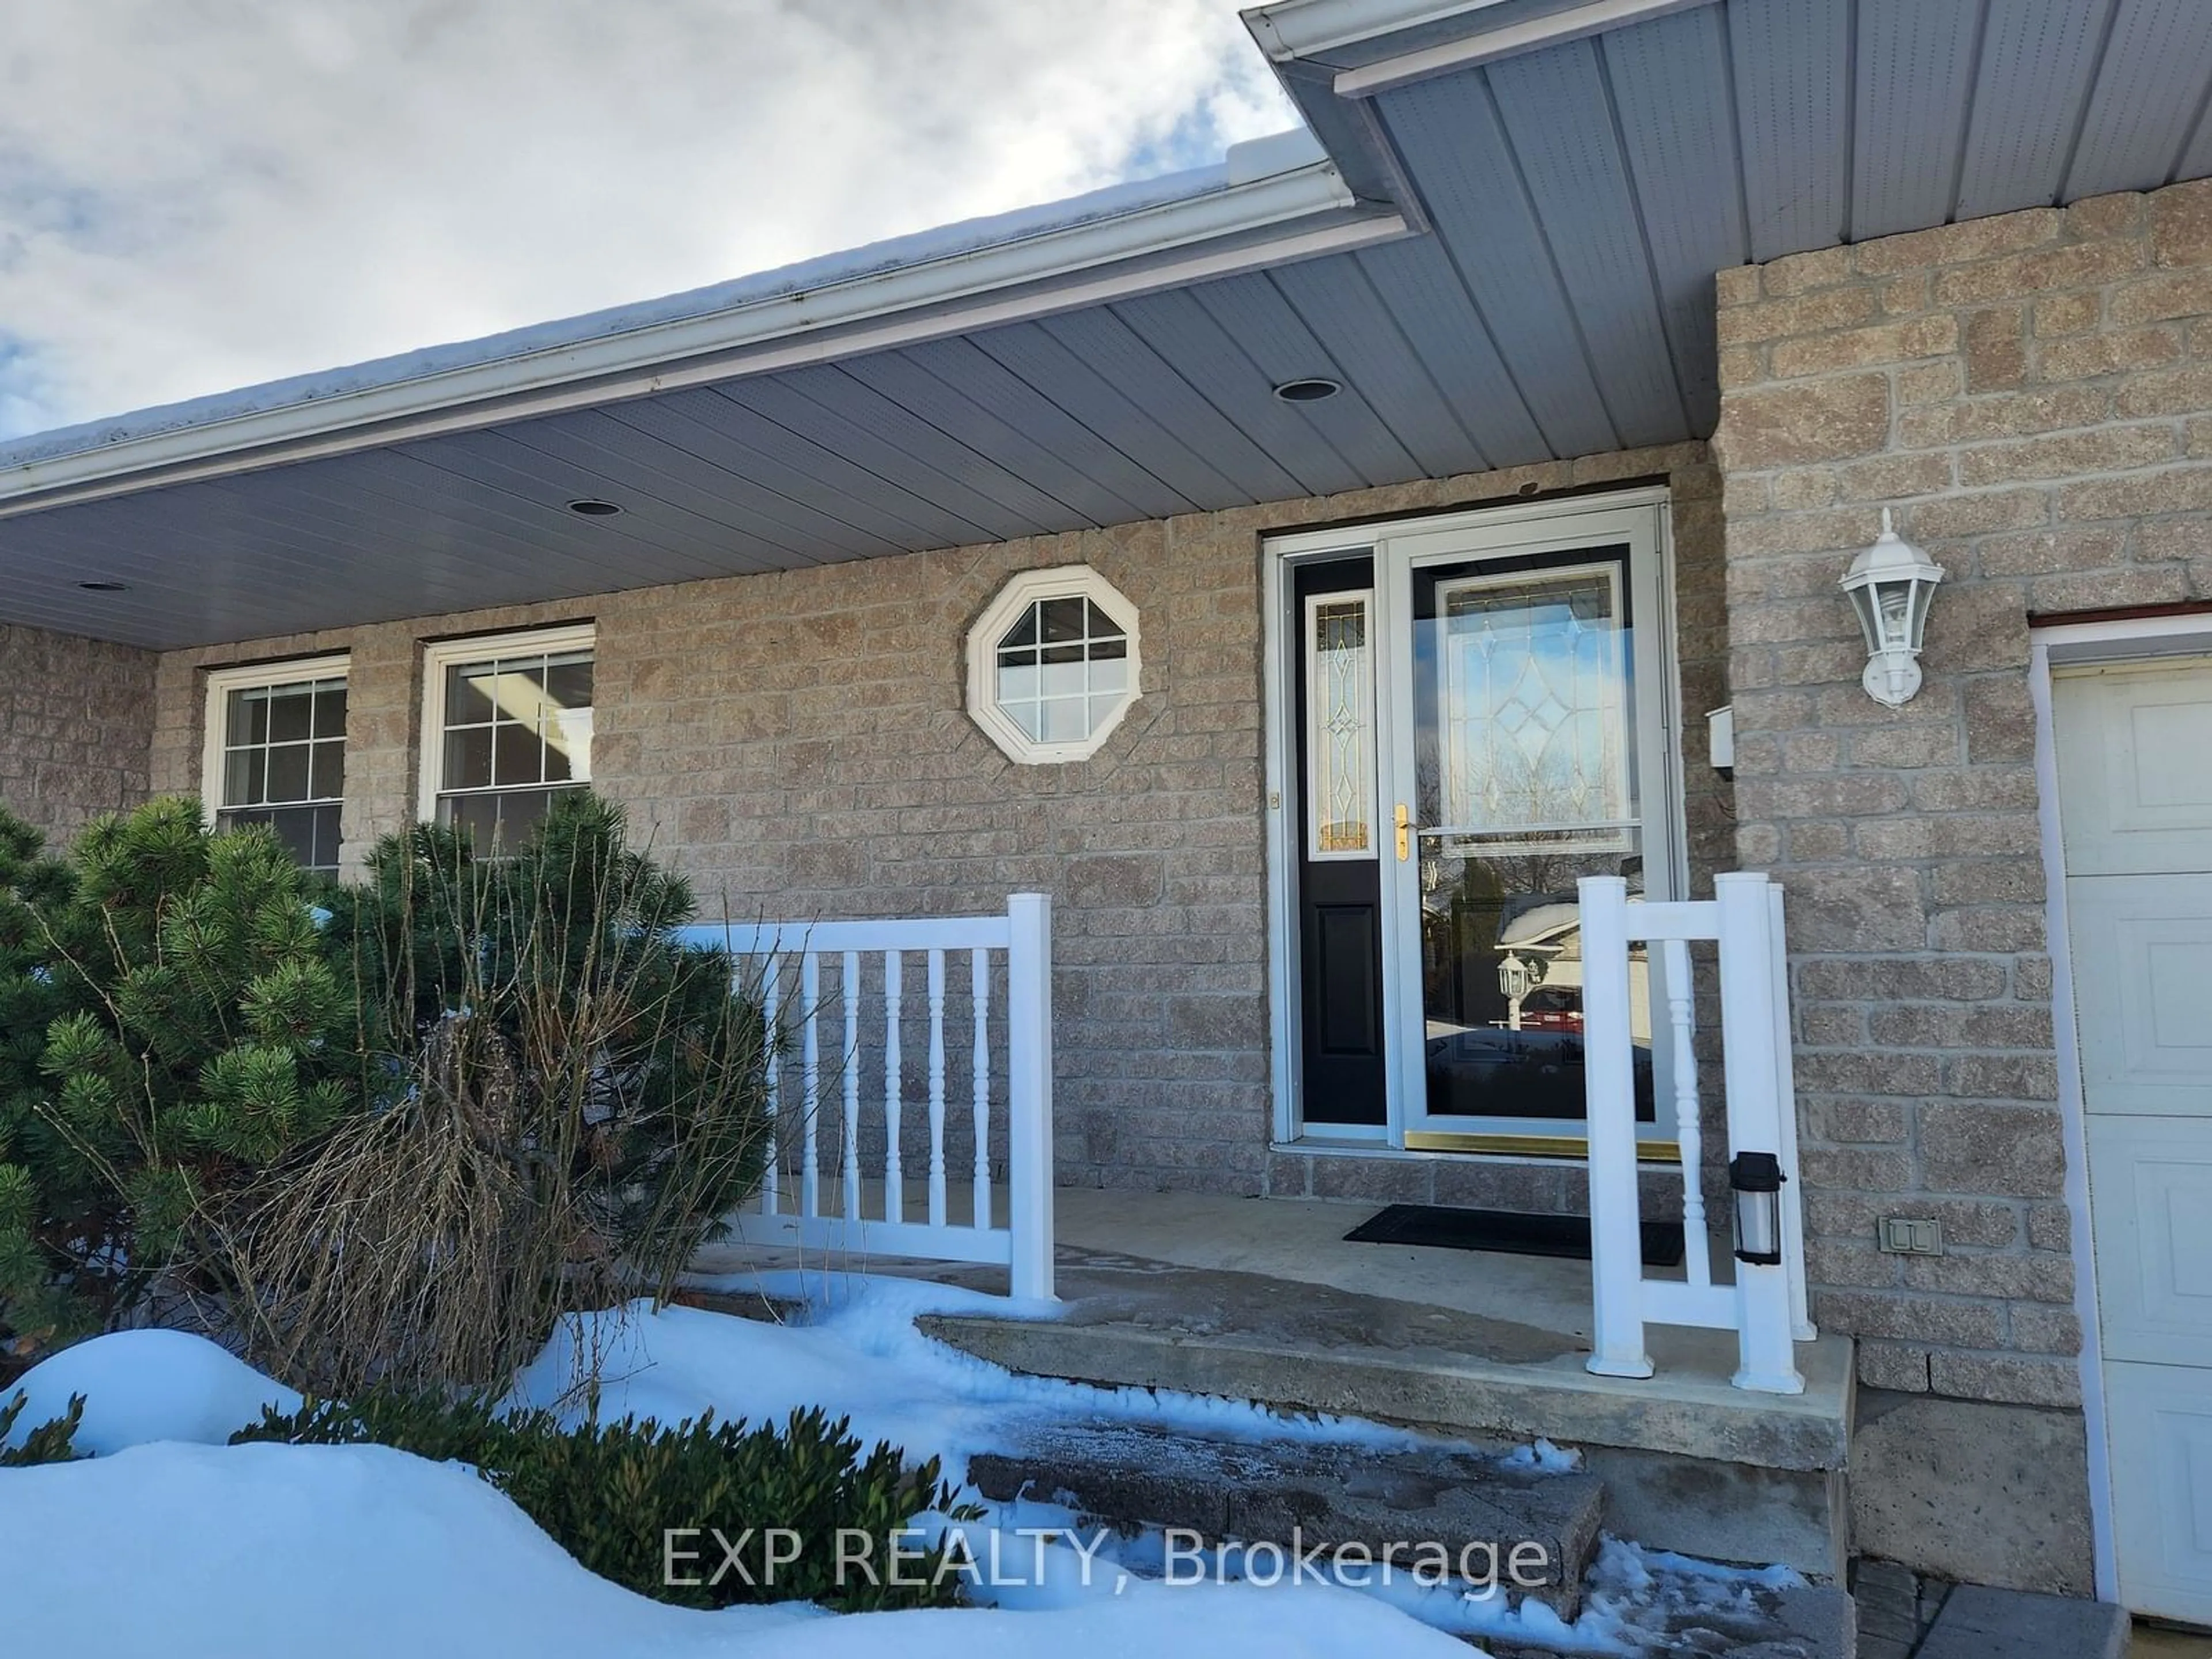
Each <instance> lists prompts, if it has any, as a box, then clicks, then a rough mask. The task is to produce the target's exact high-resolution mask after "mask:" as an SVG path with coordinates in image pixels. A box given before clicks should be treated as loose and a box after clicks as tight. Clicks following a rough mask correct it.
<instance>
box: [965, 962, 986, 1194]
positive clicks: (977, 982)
mask: <svg viewBox="0 0 2212 1659" xmlns="http://www.w3.org/2000/svg"><path fill="white" fill-rule="evenodd" d="M968 983H969V990H970V994H971V995H972V996H973V998H974V1001H975V1225H976V1226H978V1227H987V1226H989V1225H991V1029H990V1018H991V953H990V952H989V951H986V950H983V949H981V947H980V946H979V947H978V948H977V949H975V951H970V952H969V968H968Z"/></svg>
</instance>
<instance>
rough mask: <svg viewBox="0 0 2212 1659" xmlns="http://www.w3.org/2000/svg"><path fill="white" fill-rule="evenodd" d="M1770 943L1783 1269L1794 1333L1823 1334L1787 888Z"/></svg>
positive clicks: (1776, 896)
mask: <svg viewBox="0 0 2212 1659" xmlns="http://www.w3.org/2000/svg"><path fill="white" fill-rule="evenodd" d="M1766 901H1767V914H1768V915H1769V917H1770V918H1771V923H1772V925H1771V927H1769V929H1768V942H1769V945H1770V948H1771V950H1772V951H1773V953H1774V1097H1775V1105H1776V1108H1777V1109H1778V1111H1779V1113H1780V1115H1781V1119H1782V1173H1783V1175H1784V1176H1785V1177H1786V1179H1785V1180H1784V1182H1783V1184H1782V1265H1783V1266H1784V1267H1785V1268H1787V1269H1788V1270H1789V1273H1790V1335H1791V1336H1792V1337H1794V1338H1796V1340H1798V1341H1800V1342H1810V1341H1811V1340H1813V1339H1814V1337H1816V1336H1818V1335H1820V1329H1819V1328H1818V1327H1816V1326H1815V1325H1814V1323H1813V1310H1812V1306H1811V1304H1810V1303H1809V1301H1808V1298H1807V1297H1806V1294H1805V1188H1804V1183H1803V1182H1801V1181H1799V1180H1798V1178H1797V1066H1796V1060H1794V1059H1793V1057H1792V1056H1793V1054H1795V1052H1796V1051H1795V1048H1794V1043H1795V1038H1794V1037H1793V1036H1792V1035H1791V1033H1790V939H1789V935H1788V933H1786V932H1785V931H1784V927H1783V917H1782V884H1781V883H1780V882H1778V881H1770V882H1768V883H1767V884H1766Z"/></svg>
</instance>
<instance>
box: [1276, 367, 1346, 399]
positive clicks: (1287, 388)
mask: <svg viewBox="0 0 2212 1659" xmlns="http://www.w3.org/2000/svg"><path fill="white" fill-rule="evenodd" d="M1343 390H1344V382H1343V381H1341V380H1330V379H1329V378H1328V376H1326V375H1322V374H1310V375H1307V376H1306V377H1305V378H1304V379H1303V380H1285V381H1284V382H1283V383H1282V385H1280V386H1277V387H1276V388H1275V395H1276V396H1277V397H1278V398H1281V399H1282V400H1283V401H1284V402H1285V403H1286V404H1317V403H1319V402H1320V401H1321V400H1322V398H1334V396H1336V394H1337V393H1338V392H1341V391H1343Z"/></svg>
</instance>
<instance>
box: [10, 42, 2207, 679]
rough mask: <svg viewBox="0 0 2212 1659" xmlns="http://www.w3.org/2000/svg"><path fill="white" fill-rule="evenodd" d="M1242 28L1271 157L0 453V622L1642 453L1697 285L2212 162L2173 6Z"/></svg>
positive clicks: (770, 549)
mask: <svg viewBox="0 0 2212 1659" xmlns="http://www.w3.org/2000/svg"><path fill="white" fill-rule="evenodd" d="M1247 21H1248V22H1249V25H1250V27H1251V29H1252V32H1253V33H1254V35H1255V39H1256V40H1258V41H1259V42H1260V44H1261V47H1262V48H1263V50H1265V52H1267V56H1268V58H1269V59H1270V61H1271V63H1272V64H1273V66H1274V68H1275V70H1276V72H1277V73H1278V75H1279V77H1280V79H1281V80H1282V82H1283V83H1284V85H1285V87H1286V88H1288V89H1289V91H1290V93H1291V96H1292V97H1293V98H1294V99H1295V100H1296V101H1297V105H1298V106H1299V108H1300V109H1301V110H1302V111H1303V112H1304V113H1305V115H1306V117H1307V119H1308V122H1309V124H1310V134H1301V135H1285V136H1284V137H1279V138H1277V139H1273V140H1267V141H1262V142H1261V143H1258V144H1255V145H1251V146H1245V147H1241V148H1240V149H1237V150H1236V151H1233V152H1232V153H1231V155H1230V156H1229V158H1228V160H1227V161H1226V162H1225V165H1223V166H1222V167H1216V168H1210V169H1206V170H1203V171H1201V172H1200V173H1193V174H1186V175H1182V176H1181V177H1178V178H1174V179H1159V180H1152V181H1147V182H1145V183H1140V184H1137V185H1127V186H1122V187H1119V188H1117V189H1115V190H1111V191H1103V192H1100V193H1098V194H1097V195H1094V196H1091V197H1083V198H1079V200H1077V201H1074V202H1071V203H1065V204H1058V205H1056V206H1052V207H1048V208H1044V209H1040V210H1032V211H1029V212H1024V213H1018V214H1013V215H1008V216H1002V217H1000V218H998V219H994V220H988V221H981V222H975V223H972V224H969V225H964V226H956V227H953V228H950V229H948V230H944V231H938V232H932V233H928V234H924V235H922V236H919V237H913V238H908V239H905V240H902V241H897V242H890V243H885V244H883V245H880V246H877V247H873V248H868V249H863V250H860V252H856V253H851V254H843V255H838V256H835V257H832V258H827V259H822V260H817V261H813V262H811V263H809V264H805V265H800V266H795V267H793V268H791V269H788V270H783V271H779V272H772V273H769V274H768V275H766V276H757V277H751V278H747V279H744V280H743V281H740V282H737V283H729V284H725V285H723V286H720V287H718V288H714V289H704V290H701V291H700V292H698V293H696V294H691V295H678V296H675V297H674V298H672V299H669V300H663V301H653V302H650V303H647V304H643V305H640V306H635V307H627V308H624V309H623V310H619V311H615V312H609V313H601V314H599V315H597V316H592V317H586V318H581V319H572V320H570V321H568V322H565V323H556V324H551V325H545V326H543V327H538V328H532V329H526V330H522V331H517V332H514V333H511V334H507V335H503V336H500V337H495V338H492V339H489V340H484V341H478V342H474V343H468V344H465V345H460V346H454V347H448V348H442V349H434V350H431V351H427V352H422V353H416V354H413V355H411V356H408V357H405V358H399V359H392V360H386V361H385V362H378V363H370V364H365V365H361V366H358V367H356V368H350V369H341V370H337V371H333V372H331V373H329V374H319V375H313V376H308V377H305V378H303V379H301V380H295V381H290V382H286V383H283V384H280V385H277V386H264V387H259V388H252V389H249V390H247V391H246V392H236V393H231V394H227V395H225V396H222V397H218V398H207V399H202V400H198V401H197V402H195V403H191V404H182V405H178V406H174V407H172V408H169V409H165V410H151V411H146V412H144V413H142V414H138V415H133V416H124V417H121V418H120V419H118V420H113V421H106V422H97V423H95V424H94V425H91V426H88V427H82V428H76V429H73V430H71V431H67V432H61V433H53V434H47V435H42V436H40V437H35V438H32V439H28V440H25V441H21V442H17V443H15V444H12V445H0V621H5V622H19V623H30V624H33V625H36V626H41V627H47V628H53V629H61V630H63V631H67V632H74V633H82V634H88V635H96V636H98V637H100V638H105V639H112V640H118V641H126V642H130V643H134V644H139V645H144V646H150V647H157V648H169V647H179V646H186V645H202V644H210V643H214V642H216V641H234V640H254V639H262V638H266V637H270V636H275V635H294V634H301V633H307V632H310V631H313V630H315V629H331V628H339V627H345V626H352V625H356V624H360V623H370V622H380V621H394V620H398V619H402V618H406V617H423V616H432V615H442V614H447V613H452V612H459V611H470V610H475V609H479V608H485V607H492V606H503V605H518V604H524V603H546V602H552V601H559V600H568V599H574V600H577V601H579V602H584V603H587V602H588V598H589V596H592V595H596V594H600V593H605V592H611V591H614V590H616V589H619V588H624V587H635V586H648V585H653V584H658V583H665V582H676V581H686V580H696V579H698V578H702V577H708V576H716V575H729V574H744V573H748V572H753V571H763V570H777V569H790V568H797V567H801V566H805V565H811V564H817V563H822V562H829V561H833V560H838V559H848V558H869V557H874V556H881V555H887V554H892V553H898V552H905V551H914V550H923V549H928V548H944V547H950V546H959V545H965V544H971V543H975V542H982V541H989V540H997V539H1006V538H1013V537H1019V536H1032V535H1041V534H1047V533H1058V532H1067V531H1073V530H1079V529H1082V528H1084V527H1086V526H1104V525H1114V524H1125V523H1128V522H1132V521H1133V520H1142V519H1148V518H1162V517H1170V516H1173V515H1176V514H1178V513H1189V512H1194V511H1218V510H1222V509H1225V508H1230V507H1240V506H1249V505H1251V504H1254V503H1257V502H1266V501H1284V500H1288V499H1293V498H1297V497H1302V496H1318V495H1332V494H1335V493H1338V492H1341V491H1346V490H1351V489H1358V488H1360V487H1362V486H1368V485H1378V484H1391V483H1402V482H1405V481H1407V480H1410V479H1413V478H1418V477H1451V476H1454V475H1455V474H1460V473H1478V472H1483V471H1493V470H1496V469H1498V468H1503V467H1510V466H1516V465H1522V464H1524V463H1528V462H1534V461H1541V460H1544V459H1564V458H1567V457H1572V456H1579V455H1589V454H1595V453H1606V452H1610V451H1616V450H1620V449H1629V448H1640V447H1647V446H1652V445H1659V444H1668V443H1674V442H1679V441H1683V440H1686V439H1690V438H1694V437H1697V436H1699V435H1703V434H1705V433H1708V432H1710V431H1711V428H1712V424H1713V422H1714V421H1715V419H1716V418H1717V410H1718V404H1719V388H1718V354H1717V342H1716V340H1715V338H1714V311H1713V304H1712V281H1713V273H1714V272H1715V271H1716V270H1722V269H1725V268H1728V267H1731V266H1736V265H1741V264H1749V263H1764V262H1765V261H1767V260H1771V259H1773V258H1778V257H1781V256H1782V255H1784V254H1788V253H1792V252H1803V251H1807V250H1810V249H1814V248H1822V247H1830V246H1837V245H1838V244H1840V243H1847V242H1853V241H1858V240H1866V239H1868V238H1870V237H1877V236H1886V235H1890V234H1896V233H1898V232H1902V231H1908V230H1916V229H1920V228H1926V227H1928V226H1931V225H1936V224H1942V223H1945V222H1950V221H1953V220H1958V219H1968V218H1975V217H1980V216H1986V215H1990V214H1996V213H2005V212H2010V211H2013V210H2018V209H2022V208H2030V207H2048V206H2051V205H2054V204H2065V203H2068V202H2072V201H2075V200H2077V199H2080V198H2081V197H2087V196H2093V195H2098V194H2102V193H2105V192H2107V191H2122V190H2149V189H2155V188H2158V187H2160V185H2166V184H2167V183H2170V182H2172V181H2174V180H2176V179H2192V178H2202V177H2205V176H2207V175H2212V114H2208V112H2207V111H2208V105H2209V104H2212V6H2191V7H2182V6H2160V7H2152V6H2144V5H2137V4H2135V3H2133V0H1914V3H1913V4H1911V5H1907V6H1887V5H1885V6H1872V5H1863V4H1854V3H1851V0H1793V3H1786V4H1785V3H1781V0H1449V3H1447V0H1277V3H1274V4H1272V5H1267V6H1264V7H1261V8H1260V9H1257V10H1255V11H1253V12H1251V13H1249V14H1248V15H1247ZM1808 89H1810V90H1808ZM1814 93H1817V94H1818V95H1814ZM1931 157H1932V158H1936V162H1937V163H1938V164H1936V165H1931V164H1930V158H1931ZM1314 378H1320V379H1327V380H1332V381H1334V382H1336V383H1337V384H1338V385H1340V387H1341V388H1342V390H1341V392H1340V395H1338V396H1336V397H1334V398H1330V399H1329V400H1328V401H1326V402H1320V403H1298V404H1291V403H1288V402H1286V401H1284V400H1282V399H1280V398H1279V397H1278V396H1277V395H1276V390H1277V388H1279V387H1280V386H1283V385H1285V383H1287V382H1289V381H1291V380H1304V379H1314ZM594 496H596V497H599V498H602V499H605V500H609V501H612V502H614V503H616V504H620V505H623V507H624V511H623V514H621V515H619V516H603V517H595V518H592V519H589V520H585V519H582V518H579V517H577V516H574V514H572V513H571V512H570V511H568V506H569V504H571V503H574V502H576V501H580V500H582V499H584V498H586V497H594ZM88 577H97V578H100V580H99V581H98V582H97V583H95V584H92V585H94V586H100V587H101V588H102V589H104V590H106V591H103V592H99V593H92V592H84V591H82V589H83V588H84V587H85V586H87V585H88V584H87V581H86V579H87V578H88Z"/></svg>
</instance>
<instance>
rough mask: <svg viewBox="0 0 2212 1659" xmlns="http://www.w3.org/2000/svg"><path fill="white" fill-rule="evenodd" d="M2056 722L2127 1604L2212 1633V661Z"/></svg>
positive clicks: (2066, 705)
mask: <svg viewBox="0 0 2212 1659" xmlns="http://www.w3.org/2000/svg"><path fill="white" fill-rule="evenodd" d="M2052 714H2053V718H2054V720H2055V722H2056V727H2057V744H2058V773H2059V794H2060V807H2061V815H2062V818H2063V829H2064V839H2065V853H2066V908H2067V915H2068V927H2069V932H2070V933H2071V935H2072V938H2071V940H2070V944H2071V948H2072V962H2073V981H2074V1006H2075V1020H2076V1024H2077V1026H2078V1029H2079V1036H2080V1046H2081V1092H2082V1104H2083V1107H2084V1108H2085V1109H2086V1111H2087V1132H2088V1133H2087V1141H2088V1149H2089V1212H2090V1223H2091V1229H2092V1232H2093V1237H2094V1239H2095V1242H2096V1256H2097V1262H2096V1273H2097V1301H2098V1311H2099V1326H2100V1331H2101V1334H2102V1340H2103V1347H2104V1368H2105V1405H2106V1416H2107V1419H2108V1423H2107V1434H2108V1436H2109V1438H2110V1443H2111V1453H2112V1527H2113V1543H2114V1546H2115V1550H2116V1554H2117V1558H2118V1568H2119V1577H2120V1595H2121V1599H2122V1600H2123V1601H2125V1602H2126V1603H2127V1604H2128V1605H2129V1606H2130V1607H2133V1608H2135V1609H2136V1610H2137V1611H2138V1612H2143V1613H2160V1614H2163V1615H2165V1616H2166V1617H2168V1618H2173V1619H2182V1620H2190V1621H2191V1622H2195V1623H2203V1624H2212V658H2202V657H2199V658H2191V659H2179V660H2178V659H2165V660H2162V661H2155V662H2148V663H2132V664H2124V665H2117V664H2116V665H2097V666H2093V667H2089V666H2078V667H2069V668H2061V669H2058V670H2057V671H2055V673H2054V678H2053V681H2052Z"/></svg>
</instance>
